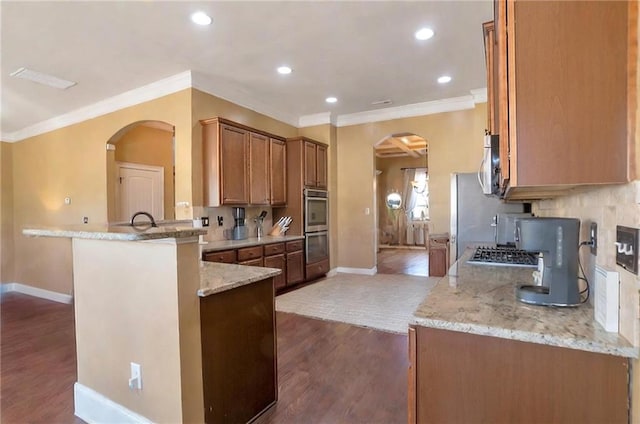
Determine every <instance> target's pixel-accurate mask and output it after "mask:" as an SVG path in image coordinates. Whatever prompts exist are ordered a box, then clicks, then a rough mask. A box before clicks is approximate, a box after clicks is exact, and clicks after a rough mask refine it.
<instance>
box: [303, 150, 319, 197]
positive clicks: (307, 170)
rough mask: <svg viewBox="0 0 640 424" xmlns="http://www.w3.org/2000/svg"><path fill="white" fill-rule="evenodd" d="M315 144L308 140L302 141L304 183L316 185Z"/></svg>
mask: <svg viewBox="0 0 640 424" xmlns="http://www.w3.org/2000/svg"><path fill="white" fill-rule="evenodd" d="M317 181H318V179H317V169H316V144H315V143H311V142H309V141H305V142H304V185H305V186H307V187H316V183H317Z"/></svg>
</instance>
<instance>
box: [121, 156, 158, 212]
mask: <svg viewBox="0 0 640 424" xmlns="http://www.w3.org/2000/svg"><path fill="white" fill-rule="evenodd" d="M117 165H118V180H117V188H116V190H117V193H116V201H117V211H118V217H117V220H118V221H129V220H130V219H131V216H132V215H133V214H134V213H136V212H139V211H144V212H149V213H151V215H153V217H154V218H155V219H156V220H161V219H164V169H163V168H162V167H161V166H149V165H141V164H137V163H126V162H118V164H117Z"/></svg>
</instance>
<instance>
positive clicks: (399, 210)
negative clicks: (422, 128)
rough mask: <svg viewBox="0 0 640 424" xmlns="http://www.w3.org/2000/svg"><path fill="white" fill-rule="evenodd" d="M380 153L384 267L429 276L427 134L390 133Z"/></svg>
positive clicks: (379, 224)
mask: <svg viewBox="0 0 640 424" xmlns="http://www.w3.org/2000/svg"><path fill="white" fill-rule="evenodd" d="M374 153H375V164H376V176H375V185H374V186H375V193H376V194H375V196H376V214H377V215H376V216H377V219H376V234H377V238H376V240H377V269H378V272H379V273H398V274H410V275H421V276H427V275H428V250H427V248H428V243H429V240H428V238H429V237H428V233H429V185H428V181H429V173H428V143H427V140H426V139H424V138H423V137H421V136H419V135H417V134H413V133H406V132H405V133H395V134H390V135H388V136H386V137H384V138H383V139H381V140H380V141H378V142H377V143H376V144H375V145H374Z"/></svg>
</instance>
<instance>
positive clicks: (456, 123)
mask: <svg viewBox="0 0 640 424" xmlns="http://www.w3.org/2000/svg"><path fill="white" fill-rule="evenodd" d="M486 120H487V118H486V103H482V104H478V105H476V107H475V108H474V109H471V110H463V111H456V112H447V113H439V114H435V115H428V116H420V117H413V118H403V119H395V120H391V121H384V122H375V123H369V124H362V125H353V126H348V127H340V128H338V130H337V133H338V135H337V137H338V143H337V147H338V149H337V150H338V152H337V155H338V157H339V162H338V169H337V179H338V188H337V189H338V196H337V202H338V205H339V209H338V227H339V228H338V229H339V231H340V232H339V235H338V245H339V246H340V250H339V257H338V266H340V267H350V268H365V269H371V268H373V267H374V266H375V231H376V224H375V218H374V214H371V215H365V213H364V211H365V208H371V209H372V210H373V208H374V207H375V205H374V203H375V195H374V186H375V185H374V181H375V160H374V151H373V146H374V144H375V143H377V142H378V141H380V140H382V139H383V138H384V137H386V136H388V135H390V134H394V133H399V132H411V133H414V134H417V135H420V136H422V137H424V138H425V139H426V140H428V143H429V203H430V207H429V209H430V215H431V223H432V226H431V229H432V231H433V232H434V233H440V232H448V231H449V213H450V211H449V208H450V194H449V193H450V174H451V173H452V172H473V171H476V170H477V168H478V165H479V161H480V159H481V158H482V136H483V134H484V129H485V126H486Z"/></svg>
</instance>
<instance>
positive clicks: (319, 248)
mask: <svg viewBox="0 0 640 424" xmlns="http://www.w3.org/2000/svg"><path fill="white" fill-rule="evenodd" d="M304 236H305V247H306V250H305V251H306V259H307V264H311V263H315V262H320V261H322V260H325V259H327V258H329V194H328V192H327V191H326V190H312V189H305V190H304Z"/></svg>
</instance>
